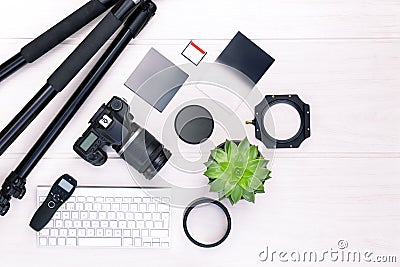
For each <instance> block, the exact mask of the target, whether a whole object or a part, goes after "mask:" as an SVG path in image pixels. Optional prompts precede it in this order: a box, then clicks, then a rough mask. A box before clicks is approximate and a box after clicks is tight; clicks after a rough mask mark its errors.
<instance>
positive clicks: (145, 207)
mask: <svg viewBox="0 0 400 267" xmlns="http://www.w3.org/2000/svg"><path fill="white" fill-rule="evenodd" d="M139 211H147V204H145V203H141V204H139Z"/></svg>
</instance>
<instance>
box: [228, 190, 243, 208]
mask: <svg viewBox="0 0 400 267" xmlns="http://www.w3.org/2000/svg"><path fill="white" fill-rule="evenodd" d="M242 196H243V189H242V188H241V187H240V186H235V188H234V189H233V190H232V194H231V197H232V201H233V204H236V203H238V202H239V200H240V199H241V198H242Z"/></svg>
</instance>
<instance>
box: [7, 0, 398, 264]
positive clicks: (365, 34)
mask: <svg viewBox="0 0 400 267" xmlns="http://www.w3.org/2000/svg"><path fill="white" fill-rule="evenodd" d="M84 2H85V1H82V0H69V1H61V0H57V1H54V0H53V1H50V0H36V1H28V0H22V1H3V3H2V5H1V8H0V12H1V16H0V48H1V49H0V62H3V61H4V60H6V59H8V58H9V57H10V56H12V55H14V54H15V53H16V52H18V51H19V49H20V48H21V47H22V46H23V45H25V44H26V43H28V42H29V41H30V40H31V39H33V38H35V37H36V36H38V35H39V34H40V33H42V32H43V31H44V30H46V29H47V28H48V27H50V26H51V25H53V24H55V23H56V22H58V21H59V20H60V19H61V18H63V17H65V15H67V14H69V13H70V12H72V11H73V10H75V9H76V8H78V7H79V6H81V5H82V4H83V3H84ZM156 3H157V5H158V12H157V15H156V16H155V17H154V19H153V20H152V22H151V23H150V24H149V26H148V27H147V28H146V29H145V31H144V32H143V33H142V34H141V35H140V37H139V38H138V40H137V41H132V44H131V45H130V46H129V47H128V48H127V50H126V51H125V53H124V54H123V56H122V57H121V58H120V59H119V60H118V61H117V62H116V64H115V66H114V67H113V68H112V69H111V70H110V72H109V73H108V75H107V77H106V78H105V79H104V80H103V81H102V82H101V83H100V85H99V86H98V88H97V89H96V91H95V92H94V93H93V94H92V95H91V96H90V98H89V99H88V101H87V102H86V104H85V105H84V107H83V108H82V109H81V110H80V111H79V112H78V114H77V115H76V117H75V118H74V119H73V121H72V122H71V123H70V124H69V126H68V127H67V128H66V129H65V131H64V132H63V133H62V135H61V136H60V137H59V138H58V140H57V141H56V143H55V144H54V145H53V146H52V148H51V149H50V150H49V151H48V153H47V154H46V155H45V157H44V159H43V160H42V161H41V162H40V163H39V165H38V166H37V167H36V168H35V170H34V171H33V172H32V174H31V175H30V176H29V180H28V184H27V189H28V192H27V194H26V196H25V198H24V199H23V200H22V201H17V200H13V201H12V207H11V210H10V212H9V214H8V215H7V216H6V217H5V218H0V237H1V238H0V242H1V243H0V262H1V265H2V266H27V265H29V266H60V267H61V266H149V267H150V266H185V265H190V266H193V267H194V266H263V265H264V266H266V265H267V264H269V265H270V266H293V265H294V266H310V263H291V262H289V263H281V262H279V261H277V260H275V262H274V263H270V262H261V261H260V260H259V253H260V252H261V251H262V250H264V249H265V248H266V246H268V247H269V248H270V249H275V250H282V251H288V252H290V251H295V250H297V251H310V250H311V251H325V250H330V249H331V248H333V249H337V243H338V241H339V240H346V241H347V242H348V244H349V249H350V250H353V251H366V250H368V251H371V252H374V253H375V254H374V255H395V256H397V263H386V264H379V263H369V265H368V266H381V265H382V266H398V264H399V263H398V262H399V261H400V254H399V247H400V224H399V222H400V204H399V203H400V193H399V192H400V180H399V177H400V142H399V141H400V124H399V121H400V105H399V103H400V94H399V93H398V90H399V86H400V76H399V69H400V57H399V49H400V15H399V14H400V2H399V1H397V0H369V1H365V0H347V1H344V0H325V1H315V0H314V1H312V0H308V1H307V0H280V1H272V0H257V1H256V0H254V1H239V0H230V1H221V0H219V1H215V0H214V1H212V0H203V1H193V0H189V1H188V0H158V1H156ZM15 10H17V11H15ZM16 14H17V15H16ZM97 21H98V20H97ZM94 25H95V23H92V24H91V25H90V26H89V27H87V28H85V29H83V30H82V31H80V32H79V33H78V34H76V35H74V36H73V37H72V38H69V39H68V40H66V41H65V42H64V43H63V44H62V45H60V46H58V47H57V48H56V49H55V50H53V51H52V52H51V53H49V54H48V55H46V56H45V57H43V58H41V59H40V60H38V61H37V62H36V63H35V64H32V65H30V66H27V67H25V68H24V69H23V70H21V71H20V72H18V73H17V74H16V75H13V76H12V77H11V78H9V79H7V80H6V81H4V82H2V83H1V84H0V128H1V129H2V128H4V127H5V126H6V125H7V124H8V122H9V121H10V120H11V118H12V117H13V116H14V115H15V114H17V112H18V111H19V110H20V109H21V108H22V107H23V106H24V105H25V104H26V103H27V101H28V100H29V99H31V97H32V96H33V95H34V94H35V93H36V92H37V90H38V89H39V88H40V87H41V86H42V85H43V84H44V82H45V80H46V78H47V77H48V76H49V75H50V74H51V73H52V72H53V71H54V69H55V68H56V67H57V66H58V65H59V64H60V63H61V62H62V61H63V60H64V59H65V58H66V56H67V55H68V54H69V53H70V52H71V51H72V50H73V49H74V48H75V47H76V45H77V44H78V43H79V42H80V41H81V40H82V39H83V38H84V36H85V35H86V34H87V33H88V32H89V30H90V28H92V27H93V26H94ZM238 30H240V31H242V32H243V33H244V34H246V35H247V36H248V37H249V38H251V39H253V40H254V41H255V42H256V43H257V44H258V45H259V46H261V47H262V48H263V49H264V50H266V51H267V52H268V53H269V54H271V55H272V56H274V57H275V58H276V60H277V61H276V63H275V64H274V65H273V67H272V68H271V69H270V71H269V72H268V73H267V75H266V76H264V78H263V79H262V80H261V81H260V83H259V88H260V89H261V90H262V92H263V93H264V94H288V93H291V94H295V93H297V94H299V95H300V96H301V98H302V99H303V100H304V101H305V102H308V103H310V105H311V108H312V137H311V139H308V140H307V141H306V142H305V143H304V144H303V145H302V146H301V148H300V149H293V150H281V151H278V152H277V153H276V155H275V160H274V164H273V166H272V169H273V179H272V180H270V181H268V183H267V194H266V195H263V196H259V197H258V198H257V203H256V205H254V206H253V205H251V204H247V203H240V204H238V205H237V206H235V207H233V208H232V207H229V206H228V207H229V210H230V212H231V215H232V218H233V228H232V233H231V235H230V236H229V238H228V240H227V241H226V243H224V244H223V245H222V246H220V247H218V248H215V249H211V250H204V249H200V248H198V247H195V246H194V245H192V244H191V243H190V242H189V241H188V240H187V238H186V237H185V235H184V233H183V230H182V227H181V224H182V223H181V220H182V210H181V209H176V210H174V211H173V219H172V242H173V244H172V248H171V249H169V250H107V249H97V250H93V249H39V248H37V247H36V241H35V233H33V231H31V230H30V228H29V227H28V223H29V220H30V218H31V216H32V214H33V212H34V210H35V200H34V199H35V194H36V190H35V188H36V186H37V185H50V184H52V182H53V181H54V179H56V178H57V177H59V176H60V175H61V174H63V173H70V174H71V175H73V176H76V177H77V178H78V177H79V182H80V184H84V185H132V183H133V181H132V179H131V177H130V174H129V172H128V170H127V168H125V165H124V163H123V162H122V161H121V160H119V159H116V158H115V159H111V160H109V162H107V164H106V165H105V166H103V167H101V168H99V169H94V168H93V167H92V166H90V165H89V164H87V163H85V162H84V161H83V160H81V159H79V158H78V157H77V155H76V154H75V153H74V152H73V150H72V144H73V142H74V141H75V140H76V138H77V137H78V136H79V134H80V133H82V132H83V130H84V129H85V128H86V127H87V121H88V119H89V117H90V116H91V115H92V114H93V112H94V111H95V110H97V108H98V107H99V106H100V104H102V103H104V102H106V101H108V100H109V99H110V98H111V96H113V95H119V96H124V97H126V98H127V99H131V98H132V96H133V95H132V92H130V91H129V90H128V89H126V88H125V87H124V86H123V83H124V82H125V81H126V79H127V78H128V76H129V75H130V73H131V72H132V71H133V70H134V68H135V67H136V65H137V64H138V63H139V62H140V60H141V59H142V58H143V56H144V55H145V53H146V52H147V51H148V50H149V49H150V48H151V47H155V48H156V49H157V50H159V51H160V52H162V53H163V54H164V55H166V56H167V57H169V58H170V59H171V60H173V61H174V62H175V63H176V64H182V63H186V62H187V61H186V60H185V59H184V58H183V57H182V56H181V55H180V52H181V51H182V50H183V48H184V47H185V45H186V44H187V43H188V41H189V40H196V41H197V43H198V44H200V45H201V46H202V48H204V49H205V50H206V51H208V55H207V57H206V59H205V60H206V61H209V62H212V61H214V60H215V58H216V57H217V56H218V55H219V53H220V52H221V51H222V49H223V48H224V47H225V46H226V44H227V43H228V42H229V40H230V39H231V38H232V37H233V36H234V35H235V33H236V32H237V31H238ZM92 63H93V62H92ZM88 70H89V68H86V69H85V70H84V71H82V72H81V73H80V74H79V75H78V77H76V79H75V80H74V81H73V82H71V83H70V85H69V86H68V87H67V88H66V89H65V90H64V91H63V92H62V93H61V94H60V95H59V96H57V97H56V99H55V100H54V101H53V102H52V103H51V104H50V105H49V106H48V107H47V108H46V109H45V110H44V112H42V114H40V116H39V117H38V118H37V120H35V121H34V122H33V123H32V125H31V126H30V127H29V128H28V129H27V130H26V131H25V132H24V134H23V135H21V137H20V138H19V139H18V141H17V142H15V144H13V145H12V146H11V147H10V149H9V150H8V151H7V152H6V153H5V154H4V155H3V156H2V158H1V169H0V177H4V178H5V177H6V176H7V175H8V174H9V172H10V171H11V170H12V169H14V168H15V167H16V165H17V164H18V163H19V161H20V160H21V159H22V158H23V157H24V155H25V153H26V152H27V151H28V148H30V146H31V145H32V144H33V143H34V142H35V140H36V139H37V138H38V137H39V135H40V134H41V132H42V131H43V129H44V125H47V122H48V121H50V120H51V119H52V118H53V116H54V115H55V114H56V112H57V111H58V110H59V109H60V107H61V106H62V104H63V103H64V102H65V101H66V100H67V99H68V97H69V96H70V95H71V94H72V93H73V91H74V90H75V88H76V86H77V85H79V83H80V81H81V79H82V78H83V77H84V75H85V74H86V73H87V71H88ZM151 130H153V131H159V130H160V129H157V125H154V126H153V129H151ZM248 135H249V136H253V135H254V133H253V129H252V128H251V127H249V128H248ZM2 179H3V178H2ZM225 203H226V202H225ZM226 204H228V203H226ZM228 205H229V204H228ZM312 264H314V265H315V266H317V264H316V263H312ZM347 265H349V266H364V265H365V263H355V264H347V263H341V262H335V263H333V262H330V261H326V262H323V263H320V264H319V265H318V266H347Z"/></svg>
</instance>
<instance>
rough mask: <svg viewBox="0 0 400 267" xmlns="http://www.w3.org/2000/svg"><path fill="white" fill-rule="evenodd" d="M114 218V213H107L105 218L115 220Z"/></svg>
mask: <svg viewBox="0 0 400 267" xmlns="http://www.w3.org/2000/svg"><path fill="white" fill-rule="evenodd" d="M116 217H117V215H116V213H115V212H114V211H109V212H107V218H108V219H109V220H115V218H116Z"/></svg>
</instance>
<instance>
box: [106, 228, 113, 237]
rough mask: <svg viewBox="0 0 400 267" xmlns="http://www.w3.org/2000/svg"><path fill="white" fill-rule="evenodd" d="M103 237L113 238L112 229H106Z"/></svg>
mask: <svg viewBox="0 0 400 267" xmlns="http://www.w3.org/2000/svg"><path fill="white" fill-rule="evenodd" d="M105 236H107V237H112V236H113V230H112V229H106V233H105Z"/></svg>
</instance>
